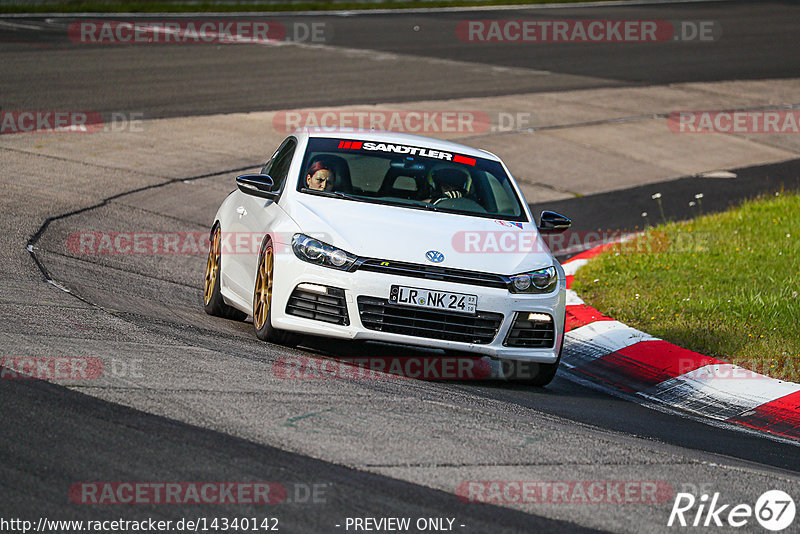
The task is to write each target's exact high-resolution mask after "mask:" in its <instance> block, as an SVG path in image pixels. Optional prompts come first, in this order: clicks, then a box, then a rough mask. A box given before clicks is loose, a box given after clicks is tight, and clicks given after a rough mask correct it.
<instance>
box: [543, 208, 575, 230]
mask: <svg viewBox="0 0 800 534" xmlns="http://www.w3.org/2000/svg"><path fill="white" fill-rule="evenodd" d="M570 226H572V221H571V220H570V219H568V218H567V217H564V216H563V215H559V214H558V213H556V212H554V211H543V212H542V214H541V215H540V216H539V231H540V232H542V233H550V234H554V233H558V232H563V231H564V230H569V227H570Z"/></svg>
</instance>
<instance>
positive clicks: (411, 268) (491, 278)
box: [357, 259, 508, 289]
mask: <svg viewBox="0 0 800 534" xmlns="http://www.w3.org/2000/svg"><path fill="white" fill-rule="evenodd" d="M357 269H363V270H365V271H373V272H377V273H385V274H392V275H396V276H410V277H413V278H424V279H426V280H440V281H444V282H456V283H459V284H469V285H473V286H485V287H496V288H499V289H506V288H507V287H508V283H507V281H506V279H505V278H504V277H503V276H502V275H499V274H492V273H482V272H478V271H464V270H461V269H451V268H449V267H439V266H436V265H421V264H418V263H404V262H400V261H389V260H375V259H369V260H364V261H363V262H362V263H361V264H360V265H359V266H358V267H357Z"/></svg>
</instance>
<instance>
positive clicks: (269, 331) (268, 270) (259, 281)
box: [253, 238, 302, 347]
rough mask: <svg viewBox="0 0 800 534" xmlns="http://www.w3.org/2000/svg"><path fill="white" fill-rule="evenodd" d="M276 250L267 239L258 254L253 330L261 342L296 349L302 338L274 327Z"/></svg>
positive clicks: (254, 290)
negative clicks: (273, 304)
mask: <svg viewBox="0 0 800 534" xmlns="http://www.w3.org/2000/svg"><path fill="white" fill-rule="evenodd" d="M274 267H275V263H274V249H273V246H272V241H271V240H269V238H267V240H266V241H265V242H264V244H263V245H262V246H261V250H260V251H259V253H258V267H257V268H256V281H255V286H254V287H253V330H255V333H256V337H257V338H258V339H260V340H261V341H269V342H270V343H277V344H279V345H285V346H288V347H294V346H296V345H297V344H298V343H300V340H301V339H302V336H301V335H299V334H297V333H295V332H287V331H286V330H279V329H277V328H274V327H273V326H272V284H273V278H274V276H273V272H274Z"/></svg>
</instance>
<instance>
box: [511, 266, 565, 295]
mask: <svg viewBox="0 0 800 534" xmlns="http://www.w3.org/2000/svg"><path fill="white" fill-rule="evenodd" d="M510 278H511V279H510V281H509V284H508V290H509V291H511V292H512V293H549V292H551V291H552V290H553V289H555V286H556V283H557V282H558V273H557V271H556V268H555V267H554V266H551V267H547V268H546V269H539V270H538V271H530V272H528V273H522V274H515V275H514V276H512V277H510Z"/></svg>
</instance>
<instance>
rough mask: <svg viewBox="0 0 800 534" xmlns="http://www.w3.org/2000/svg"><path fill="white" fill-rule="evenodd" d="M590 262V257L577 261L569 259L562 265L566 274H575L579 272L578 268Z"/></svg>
mask: <svg viewBox="0 0 800 534" xmlns="http://www.w3.org/2000/svg"><path fill="white" fill-rule="evenodd" d="M587 263H589V260H588V259H580V260H575V261H568V262H565V263H562V264H561V266H562V267H563V268H564V274H565V275H567V276H575V273H576V272H578V269H580V268H581V267H583V266H584V265H586V264H587Z"/></svg>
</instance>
